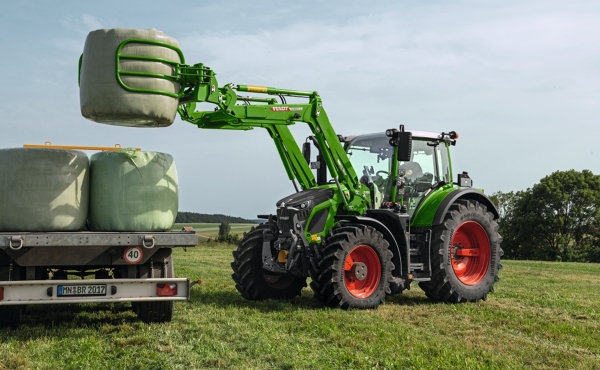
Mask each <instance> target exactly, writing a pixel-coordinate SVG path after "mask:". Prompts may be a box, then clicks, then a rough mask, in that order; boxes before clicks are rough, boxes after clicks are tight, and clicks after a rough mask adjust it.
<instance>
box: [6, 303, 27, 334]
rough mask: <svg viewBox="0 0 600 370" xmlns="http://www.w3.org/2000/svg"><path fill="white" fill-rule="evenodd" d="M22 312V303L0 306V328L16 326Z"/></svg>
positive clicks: (19, 323)
mask: <svg viewBox="0 0 600 370" xmlns="http://www.w3.org/2000/svg"><path fill="white" fill-rule="evenodd" d="M22 314H23V305H15V306H0V328H12V329H16V328H18V327H19V325H21V316H22Z"/></svg>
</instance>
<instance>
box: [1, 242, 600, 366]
mask: <svg viewBox="0 0 600 370" xmlns="http://www.w3.org/2000/svg"><path fill="white" fill-rule="evenodd" d="M232 249H233V246H224V245H214V244H203V245H202V246H200V247H197V248H189V249H188V251H187V252H184V251H183V250H177V251H176V254H175V265H176V270H177V275H178V276H188V277H191V278H200V279H202V281H203V283H202V285H200V286H199V287H194V288H193V291H192V297H191V301H189V302H180V303H176V305H175V318H174V320H173V322H172V323H169V324H152V325H146V324H143V323H141V322H140V321H138V320H137V318H136V317H135V315H134V314H133V313H132V312H131V311H129V305H128V304H118V305H103V306H99V305H91V304H89V305H72V306H48V307H41V306H38V307H32V308H30V309H28V312H27V315H26V316H25V317H24V324H23V325H22V327H21V328H20V329H18V330H16V331H10V330H0V369H4V368H5V369H15V368H40V369H57V368H58V369H79V368H116V369H121V368H132V369H190V368H235V369H246V368H256V369H266V368H268V369H270V368H274V369H294V368H299V369H305V368H312V369H316V368H333V369H337V368H344V369H345V368H350V369H352V368H358V369H373V368H374V369H385V368H388V369H405V368H406V369H422V368H425V369H437V368H440V369H452V368H456V369H488V368H492V369H494V368H496V369H521V368H542V369H557V368H580V369H591V368H600V289H599V287H600V265H595V264H577V263H540V262H524V261H505V262H504V266H505V268H504V269H503V270H502V271H501V278H502V280H501V281H500V282H499V283H497V285H496V293H494V294H492V295H490V296H489V299H488V301H487V302H480V303H476V304H474V303H469V304H455V305H452V304H437V303H433V302H431V301H429V300H428V299H427V298H426V297H425V295H424V294H423V292H422V291H421V290H420V289H419V288H418V286H417V285H416V284H413V287H412V290H410V291H409V292H407V293H403V294H402V295H399V296H393V297H390V298H389V299H388V300H387V302H386V304H384V305H382V306H380V307H379V309H377V310H365V311H357V310H355V311H342V310H339V309H329V308H323V307H321V306H319V305H318V304H317V303H316V302H315V301H314V300H313V298H312V294H311V291H310V290H309V289H306V290H305V291H303V294H302V296H301V297H298V298H296V299H294V300H292V301H289V302H288V301H265V302H251V301H246V300H244V299H243V298H242V297H241V296H240V295H239V294H238V292H237V291H236V290H235V288H234V286H233V282H232V280H231V277H230V274H231V271H230V268H229V263H230V262H231V258H232V257H231V251H232Z"/></svg>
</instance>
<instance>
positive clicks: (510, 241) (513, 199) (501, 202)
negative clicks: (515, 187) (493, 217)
mask: <svg viewBox="0 0 600 370" xmlns="http://www.w3.org/2000/svg"><path fill="white" fill-rule="evenodd" d="M530 191H531V190H530V189H527V190H525V191H517V192H514V191H510V192H508V193H503V192H501V191H499V192H496V193H494V194H492V195H490V199H491V201H492V202H493V203H494V204H495V205H496V208H497V209H498V214H499V216H500V217H499V218H498V220H497V221H498V226H499V230H498V233H499V234H500V236H502V239H503V241H502V249H503V250H504V258H508V259H518V258H520V257H521V254H522V253H521V251H520V249H521V244H520V243H519V240H518V238H517V235H516V230H517V226H516V225H515V222H516V221H517V218H516V212H515V209H516V208H517V206H518V205H519V204H520V201H521V200H522V199H523V197H525V196H527V194H528V192H530Z"/></svg>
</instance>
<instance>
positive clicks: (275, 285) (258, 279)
mask: <svg viewBox="0 0 600 370" xmlns="http://www.w3.org/2000/svg"><path fill="white" fill-rule="evenodd" d="M268 228H269V227H268V225H266V224H262V225H259V226H257V227H256V228H254V227H253V228H252V229H251V230H250V232H248V233H244V237H243V238H242V240H240V241H239V242H238V247H237V250H235V251H234V252H233V262H232V263H231V269H232V270H233V274H232V275H231V277H232V278H233V281H235V288H236V289H237V290H238V291H239V292H240V293H241V294H242V297H244V298H246V299H248V300H263V299H290V298H294V297H296V296H299V295H300V294H301V291H302V289H303V288H304V287H305V286H306V278H305V277H300V276H296V275H292V274H287V275H278V274H273V273H270V272H269V271H267V270H265V269H263V267H262V266H263V261H262V247H263V231H264V230H267V229H268ZM272 245H273V244H271V246H272ZM271 252H272V253H273V252H274V250H273V248H272V249H271Z"/></svg>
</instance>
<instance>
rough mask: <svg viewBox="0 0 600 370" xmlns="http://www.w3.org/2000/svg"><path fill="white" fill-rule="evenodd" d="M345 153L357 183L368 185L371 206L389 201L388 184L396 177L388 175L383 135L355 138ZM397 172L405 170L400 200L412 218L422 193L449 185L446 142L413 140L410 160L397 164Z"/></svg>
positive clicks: (390, 150)
mask: <svg viewBox="0 0 600 370" xmlns="http://www.w3.org/2000/svg"><path fill="white" fill-rule="evenodd" d="M428 143H430V144H432V145H428ZM434 152H435V155H434ZM347 153H348V157H349V158H350V162H351V163H352V166H353V167H354V169H355V171H356V173H357V174H358V176H359V178H360V181H361V182H362V183H364V184H366V185H367V186H369V189H370V191H371V201H372V207H373V208H375V209H377V208H380V207H381V203H382V202H389V201H391V199H392V198H391V193H392V184H393V181H394V179H395V177H396V176H391V175H390V173H391V169H392V161H391V159H392V156H393V147H392V146H391V145H390V144H389V138H388V137H386V136H385V135H384V134H371V135H362V136H359V137H357V138H355V139H354V140H352V142H350V144H349V146H348V149H347ZM399 169H400V170H404V171H405V178H406V185H405V190H404V197H403V199H402V201H403V203H404V205H405V206H406V207H407V209H408V213H409V214H410V215H411V216H412V214H413V213H414V211H415V208H416V207H417V205H418V204H419V202H420V200H421V199H422V198H423V196H424V194H425V193H426V192H427V191H428V190H429V189H431V187H432V186H433V185H435V184H437V183H439V182H445V183H449V182H450V176H451V174H450V166H449V163H448V148H447V147H446V143H444V142H441V143H440V142H438V141H437V140H432V139H419V138H417V139H413V143H412V155H411V160H410V161H407V162H399ZM398 200H400V199H398Z"/></svg>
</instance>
